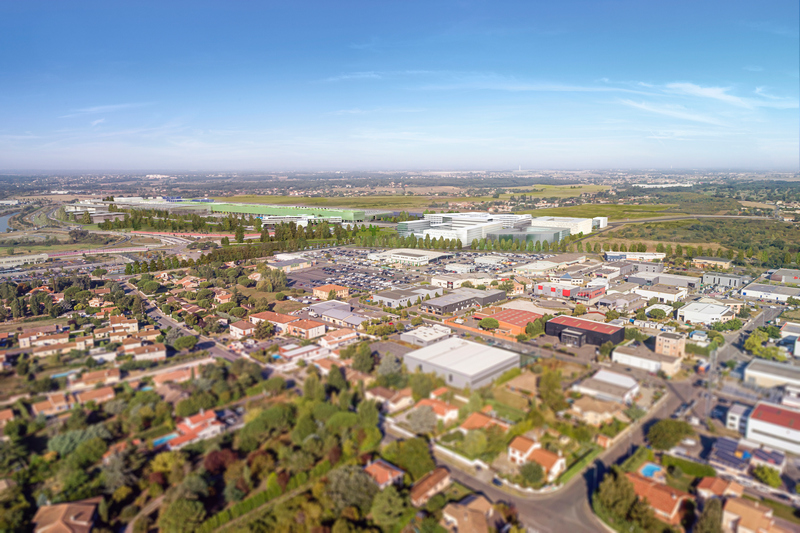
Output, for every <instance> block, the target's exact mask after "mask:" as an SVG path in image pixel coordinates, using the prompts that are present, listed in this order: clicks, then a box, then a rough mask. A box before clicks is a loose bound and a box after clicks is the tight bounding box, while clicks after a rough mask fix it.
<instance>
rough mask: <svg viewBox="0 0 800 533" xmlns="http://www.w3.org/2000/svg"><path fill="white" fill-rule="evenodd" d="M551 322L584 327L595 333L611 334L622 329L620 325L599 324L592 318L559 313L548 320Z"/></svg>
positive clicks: (571, 326) (570, 326)
mask: <svg viewBox="0 0 800 533" xmlns="http://www.w3.org/2000/svg"><path fill="white" fill-rule="evenodd" d="M550 321H551V322H552V323H553V324H561V325H562V326H567V327H569V328H576V329H585V330H588V331H595V332H597V333H605V334H606V335H612V334H614V333H616V332H617V331H619V330H621V329H623V328H622V327H620V326H612V325H610V324H601V323H599V322H594V321H593V320H586V319H583V318H576V317H574V316H566V315H561V316H557V317H555V318H553V319H551V320H550Z"/></svg>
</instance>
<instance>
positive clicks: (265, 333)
mask: <svg viewBox="0 0 800 533" xmlns="http://www.w3.org/2000/svg"><path fill="white" fill-rule="evenodd" d="M274 330H275V326H273V325H272V322H268V321H266V320H262V321H261V322H259V323H258V324H256V330H255V332H254V333H253V336H254V337H255V338H256V339H258V340H264V339H268V338H270V337H272V334H273V332H274Z"/></svg>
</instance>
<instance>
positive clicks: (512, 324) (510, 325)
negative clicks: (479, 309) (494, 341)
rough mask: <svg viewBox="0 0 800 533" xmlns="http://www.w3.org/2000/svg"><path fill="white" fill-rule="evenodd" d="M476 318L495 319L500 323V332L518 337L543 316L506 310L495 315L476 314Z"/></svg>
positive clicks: (516, 310)
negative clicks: (530, 324)
mask: <svg viewBox="0 0 800 533" xmlns="http://www.w3.org/2000/svg"><path fill="white" fill-rule="evenodd" d="M474 317H475V318H476V319H482V318H494V319H495V320H497V323H498V328H497V329H498V331H500V332H501V333H506V334H507V335H512V336H517V335H519V334H521V333H525V328H526V327H527V326H528V324H529V323H531V322H535V321H536V319H537V318H542V315H540V314H539V313H534V312H532V311H524V310H522V309H504V310H502V311H500V312H497V313H494V314H484V313H475V315H474Z"/></svg>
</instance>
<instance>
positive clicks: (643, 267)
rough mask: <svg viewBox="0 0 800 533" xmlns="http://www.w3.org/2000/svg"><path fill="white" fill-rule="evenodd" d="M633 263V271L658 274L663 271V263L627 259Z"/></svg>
mask: <svg viewBox="0 0 800 533" xmlns="http://www.w3.org/2000/svg"><path fill="white" fill-rule="evenodd" d="M629 263H630V264H631V265H633V271H634V272H653V273H656V274H658V273H659V272H664V263H651V262H648V261H629Z"/></svg>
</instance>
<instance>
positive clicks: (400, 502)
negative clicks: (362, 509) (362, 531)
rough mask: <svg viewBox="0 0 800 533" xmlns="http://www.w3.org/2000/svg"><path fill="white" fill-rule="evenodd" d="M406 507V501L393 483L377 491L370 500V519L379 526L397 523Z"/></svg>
mask: <svg viewBox="0 0 800 533" xmlns="http://www.w3.org/2000/svg"><path fill="white" fill-rule="evenodd" d="M406 509H408V502H407V501H406V499H405V498H403V497H402V496H401V495H400V493H399V492H398V491H397V488H395V487H394V486H393V485H390V486H389V487H386V488H385V489H384V490H383V491H381V492H378V494H377V495H376V496H375V499H374V500H373V502H372V510H371V511H372V519H373V520H374V521H375V523H376V524H378V525H379V526H381V527H384V528H390V527H391V526H393V525H394V524H397V523H398V522H399V520H400V518H401V517H402V516H403V515H404V514H405V512H406Z"/></svg>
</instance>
